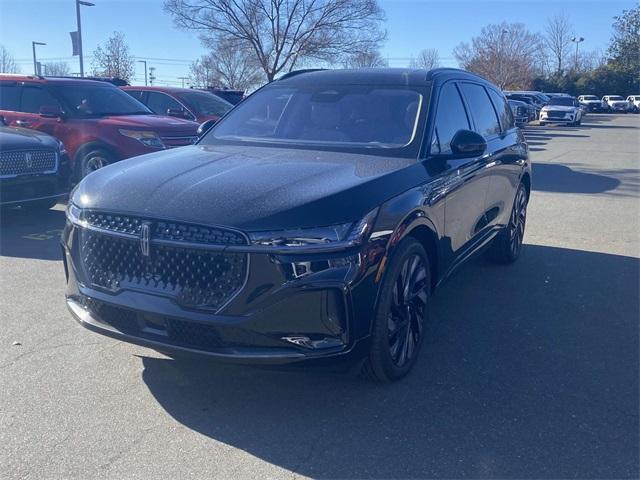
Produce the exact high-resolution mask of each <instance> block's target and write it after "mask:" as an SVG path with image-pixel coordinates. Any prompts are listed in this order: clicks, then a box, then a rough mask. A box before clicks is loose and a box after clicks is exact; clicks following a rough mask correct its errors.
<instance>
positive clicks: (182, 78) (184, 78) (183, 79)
mask: <svg viewBox="0 0 640 480" xmlns="http://www.w3.org/2000/svg"><path fill="white" fill-rule="evenodd" d="M188 79H189V77H178V80H182V88H184V81H185V80H188Z"/></svg>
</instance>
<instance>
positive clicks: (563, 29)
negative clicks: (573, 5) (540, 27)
mask: <svg viewBox="0 0 640 480" xmlns="http://www.w3.org/2000/svg"><path fill="white" fill-rule="evenodd" d="M572 29H573V27H572V26H571V22H570V21H569V17H567V16H566V15H565V14H564V13H563V14H560V15H556V16H555V17H553V18H550V19H548V20H547V26H546V28H545V34H544V44H545V46H546V48H547V51H548V52H549V56H550V58H551V66H552V68H554V69H555V71H556V72H557V73H562V69H563V68H564V66H565V59H566V58H567V57H568V56H569V50H570V46H571V37H572Z"/></svg>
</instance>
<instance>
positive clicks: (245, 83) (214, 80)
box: [190, 42, 264, 90]
mask: <svg viewBox="0 0 640 480" xmlns="http://www.w3.org/2000/svg"><path fill="white" fill-rule="evenodd" d="M190 70H191V75H190V80H191V83H192V85H194V86H197V87H201V88H206V87H209V86H213V85H215V86H221V87H227V88H233V89H237V90H251V89H253V88H254V87H256V86H258V85H259V84H260V83H263V82H264V74H263V72H262V70H261V69H260V66H259V65H258V64H257V62H256V60H255V57H254V56H253V55H251V52H247V51H245V50H243V49H242V48H241V47H240V46H238V45H235V44H234V43H230V42H224V43H221V44H218V45H215V46H213V48H212V49H211V52H210V53H209V54H207V55H204V56H202V57H201V58H200V59H199V60H197V61H196V62H194V63H193V64H191V69H190Z"/></svg>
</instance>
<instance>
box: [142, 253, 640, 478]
mask: <svg viewBox="0 0 640 480" xmlns="http://www.w3.org/2000/svg"><path fill="white" fill-rule="evenodd" d="M638 279H639V261H638V259H636V258H631V257H623V256H617V255H606V254H601V253H592V252H585V251H578V250H569V249H562V248H552V247H543V246H536V245H527V246H526V248H525V249H524V251H523V254H522V257H521V258H520V260H519V261H518V262H517V263H516V264H514V265H511V266H508V267H496V266H494V265H489V264H487V263H485V261H484V260H483V259H477V260H475V261H473V262H472V263H471V264H470V265H469V266H467V267H466V268H464V269H462V270H461V271H460V272H459V274H458V275H457V276H456V277H454V278H452V279H451V280H450V281H449V282H448V283H447V284H446V285H444V286H443V287H442V288H441V289H440V290H439V291H438V292H437V293H436V296H435V297H434V302H433V306H432V320H431V321H430V322H429V324H428V327H427V329H426V331H427V335H428V336H427V338H428V341H427V342H426V343H425V345H424V347H425V348H424V349H423V351H422V353H421V357H420V359H419V362H418V364H417V365H416V368H415V370H414V372H413V373H412V374H411V375H410V376H408V377H407V378H406V379H404V380H403V381H402V382H399V383H396V384H393V385H384V386H380V385H374V384H370V383H367V382H365V381H363V380H353V379H351V378H349V377H344V376H335V375H334V376H332V375H327V374H324V375H323V374H319V373H313V372H307V373H301V372H300V371H296V372H274V371H267V370H257V369H250V368H242V367H235V366H225V365H220V364H213V363H209V362H206V361H197V360H192V361H184V360H180V361H176V360H169V359H161V358H148V357H144V358H143V360H142V362H143V366H144V372H143V380H144V382H145V383H146V384H147V386H148V388H149V390H150V392H151V393H152V394H153V395H154V397H155V398H156V399H157V401H158V402H159V403H160V405H161V406H162V407H163V408H164V409H165V410H166V411H167V412H168V413H169V414H170V415H171V416H172V417H173V418H174V419H175V420H176V421H178V422H180V423H181V424H182V425H184V426H186V427H188V428H190V429H192V430H194V431H197V432H199V433H201V434H202V435H205V436H207V437H210V438H212V439H215V440H216V441H220V442H223V443H225V444H227V445H230V446H232V447H234V448H239V449H242V450H245V451H246V452H248V453H250V454H251V455H254V456H256V457H258V458H260V459H262V460H264V461H267V462H269V463H272V464H274V465H278V466H280V467H283V468H285V469H288V470H290V471H293V472H295V473H298V474H302V475H308V476H311V477H315V478H318V477H320V478H365V477H366V478H409V477H412V478H418V477H419V478H426V477H429V478H433V477H449V478H462V477H475V478H479V477H480V478H497V477H502V478H524V477H529V478H533V477H538V478H552V477H554V478H561V477H578V478H631V477H633V478H637V477H638V473H639V472H638V461H639V458H638V448H639V445H638V428H639V426H638V309H639V305H638V288H639V285H638ZM460 299H464V301H460Z"/></svg>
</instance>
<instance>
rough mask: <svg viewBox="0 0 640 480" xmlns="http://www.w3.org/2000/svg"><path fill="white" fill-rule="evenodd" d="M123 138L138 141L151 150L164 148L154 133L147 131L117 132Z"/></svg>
mask: <svg viewBox="0 0 640 480" xmlns="http://www.w3.org/2000/svg"><path fill="white" fill-rule="evenodd" d="M119 131H120V133H121V134H122V135H124V136H125V137H129V138H133V139H135V140H138V141H139V142H140V143H142V144H143V145H145V146H147V147H151V148H165V147H164V143H162V140H160V137H159V136H158V134H157V133H156V132H150V131H147V130H119Z"/></svg>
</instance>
